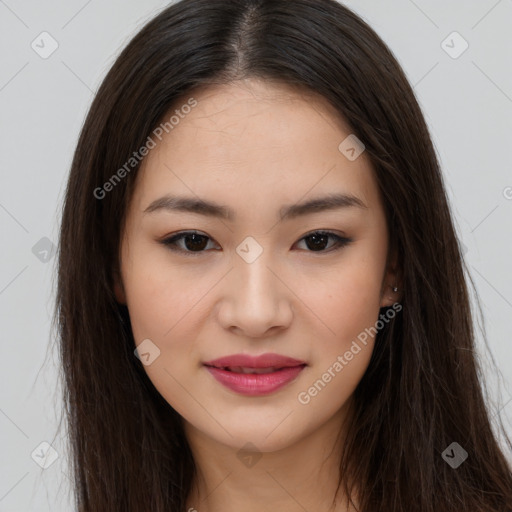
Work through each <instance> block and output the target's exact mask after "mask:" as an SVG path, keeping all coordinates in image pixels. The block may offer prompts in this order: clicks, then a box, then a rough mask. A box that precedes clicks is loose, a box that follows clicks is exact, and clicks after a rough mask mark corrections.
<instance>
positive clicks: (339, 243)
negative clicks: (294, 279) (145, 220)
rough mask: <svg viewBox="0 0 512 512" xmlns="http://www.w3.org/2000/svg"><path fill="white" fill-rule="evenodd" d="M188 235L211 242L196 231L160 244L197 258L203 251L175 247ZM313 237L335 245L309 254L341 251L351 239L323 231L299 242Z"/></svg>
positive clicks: (180, 234)
mask: <svg viewBox="0 0 512 512" xmlns="http://www.w3.org/2000/svg"><path fill="white" fill-rule="evenodd" d="M190 235H199V236H201V237H205V238H208V239H210V240H212V239H211V238H210V237H209V236H207V235H203V234H202V233H198V232H197V231H182V232H180V233H177V234H175V235H173V236H171V237H169V238H166V239H165V240H162V241H161V242H160V243H161V244H163V245H165V246H166V247H167V248H168V249H169V250H171V251H173V252H178V253H182V254H185V255H187V256H189V255H190V256H193V257H195V256H198V255H200V254H201V253H204V252H206V251H205V250H201V251H188V250H185V249H182V248H179V247H177V246H176V242H177V241H179V240H182V239H183V238H185V237H186V236H190ZM314 235H320V236H329V237H331V238H334V239H335V245H334V246H333V247H334V248H333V247H331V248H329V249H327V250H322V251H311V250H306V252H311V253H320V254H321V253H330V252H335V251H339V250H341V249H343V248H344V247H346V246H347V245H349V244H350V243H351V242H352V241H353V239H352V238H346V237H342V236H339V235H337V234H336V233H333V232H332V231H323V230H317V231H312V232H310V233H308V234H307V235H304V236H303V237H302V238H301V239H300V240H299V242H301V241H302V240H304V239H306V238H309V237H312V236H314Z"/></svg>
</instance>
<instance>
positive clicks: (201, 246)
mask: <svg viewBox="0 0 512 512" xmlns="http://www.w3.org/2000/svg"><path fill="white" fill-rule="evenodd" d="M183 238H184V240H185V246H186V248H187V249H189V250H194V249H195V250H202V249H204V248H205V247H206V244H207V242H206V238H207V237H205V236H203V235H198V234H197V233H192V234H189V235H185V236H184V237H183ZM190 239H192V240H193V242H192V246H190V244H189V243H187V242H188V241H189V240H190ZM198 242H199V243H198Z"/></svg>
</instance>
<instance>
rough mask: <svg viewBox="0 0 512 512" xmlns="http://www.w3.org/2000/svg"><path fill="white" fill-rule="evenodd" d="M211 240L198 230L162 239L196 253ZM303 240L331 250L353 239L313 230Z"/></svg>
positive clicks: (315, 249)
mask: <svg viewBox="0 0 512 512" xmlns="http://www.w3.org/2000/svg"><path fill="white" fill-rule="evenodd" d="M329 238H331V239H332V240H333V241H334V243H333V244H331V245H330V246H329V243H328V240H329ZM209 240H211V239H210V237H209V236H207V235H202V234H201V233H198V232H196V231H182V232H181V233H177V234H176V235H173V236H171V237H170V238H166V239H165V240H162V241H161V242H160V243H162V244H163V245H165V246H167V247H168V248H169V249H170V250H171V251H176V252H182V253H187V254H194V253H201V252H205V249H206V248H207V246H208V241H209ZM302 241H305V242H306V247H307V248H308V249H309V251H308V252H331V251H333V250H339V249H341V248H342V247H345V246H346V245H348V244H349V243H351V242H352V241H353V240H352V239H351V238H346V237H342V236H339V235H337V234H336V233H333V232H332V231H313V232H312V233H310V234H308V235H306V236H304V237H302V238H301V239H300V240H299V243H300V242H302ZM179 242H183V243H179ZM326 248H327V250H326Z"/></svg>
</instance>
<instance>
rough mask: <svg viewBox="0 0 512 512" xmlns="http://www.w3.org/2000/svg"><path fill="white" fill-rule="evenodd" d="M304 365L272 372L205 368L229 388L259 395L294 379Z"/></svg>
mask: <svg viewBox="0 0 512 512" xmlns="http://www.w3.org/2000/svg"><path fill="white" fill-rule="evenodd" d="M304 367H305V365H302V366H290V367H287V368H283V369H282V370H277V371H275V372H272V373H259V374H257V373H236V372H230V371H228V370H221V369H220V368H214V367H212V366H205V368H206V369H207V370H208V371H209V372H210V373H211V374H212V375H213V376H214V377H215V379H217V380H218V381H219V382H220V383H221V384H223V385H224V386H226V387H227V388H229V389H231V390H232V391H235V392H236V393H240V394H242V395H249V396H258V395H267V394H268V393H272V392H273V391H276V390H278V389H280V388H282V387H283V386H285V385H286V384H288V383H289V382H291V381H292V380H293V379H295V378H296V377H297V376H298V375H299V373H300V372H301V371H302V370H303V369H304Z"/></svg>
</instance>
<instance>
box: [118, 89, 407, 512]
mask: <svg viewBox="0 0 512 512" xmlns="http://www.w3.org/2000/svg"><path fill="white" fill-rule="evenodd" d="M190 96H193V97H194V98H195V99H196V100H197V102H198V104H197V106H196V107H195V108H193V109H192V111H191V112H190V113H189V114H188V115H187V116H186V117H185V118H184V119H182V120H181V121H180V123H179V125H177V126H175V128H174V129H173V130H172V131H170V132H169V133H168V134H166V133H164V136H163V138H162V141H161V142H159V143H158V144H157V146H156V147H155V148H154V149H152V150H151V151H150V153H149V154H148V156H147V157H146V158H145V160H144V161H143V163H142V166H141V169H140V171H139V174H138V176H137V181H136V188H135V192H134V195H133V197H132V201H131V203H130V205H129V208H128V211H127V217H126V224H125V226H124V228H123V233H122V243H121V248H120V260H121V261H120V269H121V273H120V276H119V279H118V281H117V283H116V288H115V291H116V297H117V300H118V301H119V302H120V303H123V304H126V305H127V306H128V309H129V312H130V318H131V324H132V329H133V334H134V338H135V342H136V344H139V343H141V342H142V340H145V339H147V338H149V339H150V340H151V341H152V343H154V344H155V345H156V346H157V347H158V348H159V350H160V355H159V356H158V357H157V358H156V359H155V360H154V361H153V362H152V363H151V364H150V365H147V366H144V369H145V371H146V372H147V374H148V376H149V378H150V379H151V381H152V382H153V384H154V386H155V387H156V389H157V390H158V391H159V392H160V393H161V394H162V396H163V397H164V398H165V399H166V401H167V402H168V403H169V404H170V405H171V406H172V407H173V408H174V409H176V410H177V411H178V412H179V413H180V415H181V416H182V418H183V426H184V429H185V433H186V435H187V438H188V441H189V444H190V447H191V449H192V452H193V454H194V458H195V461H196V466H197V468H198V472H197V478H196V479H195V480H194V483H193V490H192V492H191V493H190V495H189V499H188V506H187V509H189V508H192V509H195V510H197V511H198V512H216V511H220V510H222V511H223V512H230V511H235V510H237V511H239V510H244V511H246V512H252V511H258V512H259V511H261V510H282V511H294V512H295V511H301V512H303V511H304V509H306V510H324V511H327V510H336V511H342V510H343V511H347V510H355V508H352V506H351V505H348V504H347V497H346V496H343V495H341V494H339V495H338V499H337V501H336V506H335V508H331V502H332V500H333V496H334V494H335V491H336V488H337V483H338V473H339V471H338V469H337V468H338V465H339V456H340V453H341V450H342V447H343V436H344V430H343V421H344V420H345V419H346V418H347V415H348V414H349V411H350V405H351V396H352V394H353V392H354V389H355V388H356V386H357V384H358V383H359V381H360V380H361V378H362V376H363V374H364V372H365V370H366V368H367V366H368V363H369V360H370V356H371V352H372V350H373V345H374V344H373V342H374V339H373V338H372V337H369V338H368V342H367V345H366V346H364V345H362V344H360V345H361V347H362V350H361V351H360V352H359V353H357V355H355V356H354V358H353V359H352V360H351V361H350V362H348V364H347V365H346V366H344V368H343V370H342V371H341V372H338V373H337V374H336V376H335V377H334V378H332V379H331V381H330V382H329V383H328V384H327V385H326V386H325V387H324V388H323V389H322V390H321V391H320V392H318V394H317V395H316V396H314V397H311V400H310V401H309V403H307V404H303V403H300V402H299V400H298V398H297V397H298V394H299V393H300V392H304V391H307V390H308V388H310V386H311V385H312V384H313V383H314V382H315V381H317V380H318V379H319V378H321V377H322V374H324V373H325V372H326V370H327V369H328V368H329V367H332V366H333V364H334V363H335V361H336V360H337V357H338V356H339V355H343V354H344V353H345V352H346V351H347V350H349V348H350V346H351V344H352V342H353V341H354V340H356V338H357V336H358V335H359V334H360V333H361V332H363V331H364V329H365V328H369V327H371V326H374V325H375V323H376V322H377V320H378V319H379V309H380V308H381V307H383V306H390V305H392V304H394V303H395V302H397V301H398V300H399V294H397V293H394V292H393V291H392V287H393V286H395V285H396V284H398V286H399V282H398V275H397V272H396V269H395V267H394V261H395V258H394V257H388V256H390V255H389V254H388V252H390V251H389V247H388V241H389V233H388V228H387V225H386V219H385V214H384V209H383V205H382V201H381V198H380V195H379V191H378V187H377V184H376V181H375V177H374V174H373V169H372V167H371V165H370V163H369V160H368V158H367V156H366V154H365V153H364V152H363V153H362V154H361V155H360V156H359V157H358V158H357V159H356V160H354V161H350V160H349V159H347V158H346V157H345V156H344V155H343V154H342V153H341V152H340V151H339V150H338V146H339V144H340V142H341V141H343V140H344V139H345V138H346V137H347V136H348V135H349V134H350V133H352V132H351V130H350V128H349V127H348V126H347V125H346V124H345V123H344V121H343V120H342V119H340V117H339V116H337V115H336V114H335V112H334V111H333V109H332V107H330V105H329V104H328V103H327V102H326V101H325V100H324V99H323V98H321V97H318V96H316V95H313V94H310V93H304V92H300V91H299V90H296V89H292V88H290V87H289V86H285V85H280V84H276V83H271V82H269V81H267V82H263V81H259V80H256V79H249V80H245V81H240V82H235V83H233V84H230V85H214V86H209V87H202V88H198V89H196V90H195V91H193V94H189V95H187V96H186V97H184V98H183V101H182V102H181V103H180V102H177V105H178V107H179V105H182V104H185V103H186V101H187V99H188V98H189V97H190ZM333 192H340V193H350V194H353V195H355V196H357V197H358V198H359V199H360V200H361V201H363V203H364V204H365V205H366V208H357V207H345V208H338V209H335V210H328V211H321V212H316V213H312V214H308V215H306V216H303V217H297V218H294V219H289V220H280V217H279V214H278V212H279V209H280V208H281V207H283V206H284V205H290V204H295V203H298V202H302V201H305V200H308V199H312V198H313V197H318V196H324V195H326V194H330V193H333ZM167 193H172V194H176V195H186V196H189V197H190V196H192V197H195V198H201V199H206V200H210V201H214V202H216V203H218V204H221V205H225V206H228V207H230V208H232V209H233V210H234V212H235V214H236V218H235V220H233V221H228V220H221V219H218V218H214V217H208V216H204V215H199V214H196V213H190V212H172V211H164V210H157V211H154V212H152V213H144V210H145V209H146V208H147V207H148V205H149V204H150V203H151V202H152V201H154V200H155V199H158V198H160V197H161V196H163V195H164V194H167ZM185 230H197V231H199V232H200V234H202V235H205V236H207V237H208V238H207V239H206V242H205V243H204V245H203V246H202V247H203V252H192V251H193V250H194V245H193V243H190V239H189V245H188V246H187V245H185V240H183V239H182V240H181V241H178V242H177V246H178V247H181V248H182V249H183V250H187V247H188V250H189V254H185V253H179V252H173V251H172V250H171V249H170V248H169V247H166V246H165V245H163V244H162V243H161V241H162V240H164V239H166V238H169V236H170V235H172V234H176V233H178V232H180V231H185ZM315 230H329V231H332V232H334V233H336V234H338V235H340V236H346V237H350V238H352V239H353V241H352V242H351V243H350V244H348V245H346V246H344V247H341V248H340V249H339V250H334V249H335V247H336V241H335V240H334V239H331V238H329V239H326V241H325V245H324V246H322V249H320V250H317V251H315V246H314V245H313V244H311V243H309V245H308V244H307V243H306V240H305V239H304V236H305V235H309V234H310V232H311V231H315ZM247 236H251V237H253V238H254V239H255V240H256V241H257V242H258V244H259V245H260V246H261V247H262V249H263V252H262V254H261V255H260V256H259V257H258V258H257V259H256V260H255V261H253V262H252V263H248V262H246V261H245V260H244V259H242V258H241V257H240V256H239V255H238V254H237V252H236V248H237V247H238V246H239V245H240V244H241V242H242V241H243V240H244V239H245V238H246V237H247ZM190 248H191V249H190ZM190 252H192V254H190ZM266 352H273V353H277V354H283V355H286V356H290V357H294V358H297V359H300V360H303V361H305V362H306V363H307V365H308V366H307V367H306V368H305V369H304V370H303V371H302V372H301V374H299V376H298V377H297V378H296V379H295V380H294V381H292V382H290V383H288V384H287V385H286V386H285V387H284V388H281V389H279V390H278V391H275V392H273V393H271V394H270V395H267V396H258V397H247V396H244V395H240V394H237V393H235V392H233V391H231V390H229V389H228V388H225V387H224V386H223V385H221V384H220V383H218V382H217V381H216V380H215V379H214V378H213V377H212V376H211V375H210V373H209V372H208V371H207V370H206V369H205V368H204V366H203V364H202V363H203V362H205V361H208V360H211V359H214V358H217V357H221V356H225V355H230V354H237V353H248V354H252V355H259V354H262V353H266ZM338 435H339V436H340V437H339V438H338V442H336V439H337V436H338ZM248 442H250V443H252V445H253V446H254V448H247V446H246V443H248ZM243 447H245V448H244V449H245V450H246V451H250V450H254V451H255V453H254V454H255V455H256V456H257V457H258V459H253V460H254V461H256V463H253V464H251V465H249V464H248V463H247V462H246V463H244V461H243V460H242V457H240V456H238V455H239V450H241V449H242V448H243ZM246 460H247V459H246ZM352 498H353V499H354V502H355V503H356V504H357V497H356V496H353V497H352Z"/></svg>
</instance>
